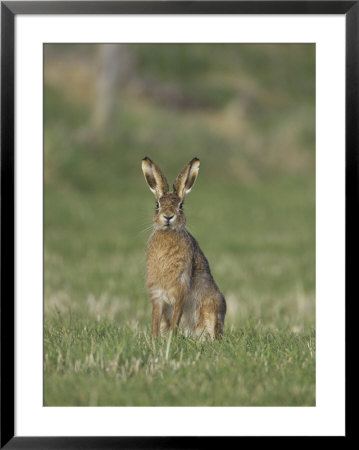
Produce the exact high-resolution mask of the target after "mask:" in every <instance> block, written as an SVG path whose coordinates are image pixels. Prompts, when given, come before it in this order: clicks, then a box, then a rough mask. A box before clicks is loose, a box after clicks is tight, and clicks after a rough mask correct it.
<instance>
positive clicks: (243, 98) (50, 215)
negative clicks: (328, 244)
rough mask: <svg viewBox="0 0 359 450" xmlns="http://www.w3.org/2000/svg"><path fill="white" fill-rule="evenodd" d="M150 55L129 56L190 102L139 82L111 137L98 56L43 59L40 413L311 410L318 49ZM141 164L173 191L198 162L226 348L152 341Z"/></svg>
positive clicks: (191, 221) (204, 236)
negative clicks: (101, 132)
mask: <svg viewBox="0 0 359 450" xmlns="http://www.w3.org/2000/svg"><path fill="white" fill-rule="evenodd" d="M50 47H51V46H50ZM52 47H54V46H52ZM167 47H170V46H167ZM150 50H151V52H152V53H151V54H152V55H153V58H149V57H148V55H149V54H150V53H149V49H148V48H147V49H146V50H145V49H144V47H143V46H136V47H133V51H134V54H135V56H136V60H137V69H136V70H137V72H138V74H140V75H141V76H142V77H143V78H144V79H151V80H152V81H151V83H153V82H154V81H153V80H155V81H156V82H157V84H158V85H159V86H161V85H162V84H166V83H168V82H171V83H172V84H173V85H175V86H176V89H178V90H180V91H181V93H182V94H183V95H184V96H189V97H191V98H193V96H197V97H196V102H194V103H193V104H191V106H190V107H187V106H185V107H184V106H183V105H182V106H179V107H178V108H169V107H168V105H167V104H161V102H159V101H158V99H154V98H153V96H151V95H143V94H141V95H138V93H136V92H137V91H136V89H134V88H133V86H132V87H131V84H129V85H128V86H126V89H123V90H122V91H121V93H120V94H119V98H120V100H121V101H120V102H119V104H120V107H119V108H118V111H117V113H116V114H117V116H116V123H117V124H118V126H117V127H116V129H115V130H113V131H112V132H111V133H110V134H108V135H107V136H104V137H102V139H101V140H97V139H95V138H94V137H93V136H92V134H91V111H92V108H93V103H92V98H93V96H92V93H93V89H94V87H93V86H94V82H95V81H94V77H93V72H95V71H94V69H93V67H92V66H91V64H90V62H89V61H92V59H91V58H92V57H93V55H94V52H95V49H94V48H93V47H91V46H77V47H76V46H68V47H66V46H62V47H61V48H60V51H58V49H56V51H55V50H54V48H49V49H48V52H47V53H46V57H45V159H44V177H45V180H44V183H45V184H44V186H45V195H44V234H45V242H44V243H45V251H44V277H45V282H44V291H45V296H44V309H45V314H44V403H45V405H48V406H54V405H67V406H77V405H78V406H80V405H81V406H107V405H117V406H125V405H126V406H127V405H133V406H160V405H166V406H185V405H186V406H211V405H216V406H221V405H233V406H234V405H236V406H269V405H272V406H304V405H305V406H310V405H315V178H314V158H315V153H314V139H315V137H314V111H315V110H314V86H315V80H314V69H315V66H314V50H313V47H312V46H308V45H306V46H300V45H299V46H291V45H290V46H286V45H282V46H259V45H258V46H252V47H251V46H248V45H247V46H243V47H242V48H241V51H240V52H239V54H240V57H236V55H237V53H238V48H237V47H236V46H228V47H225V51H224V49H223V46H222V47H221V48H215V49H209V48H207V46H202V47H201V46H175V47H172V48H171V50H169V49H168V48H166V46H161V48H159V47H158V46H157V47H156V46H153V47H152V48H151V49H150ZM178 61H181V65H180V66H176V64H178ZM60 63H61V64H62V65H61V67H62V69H61V70H62V71H61V77H59V76H58V74H57V68H58V67H60V66H59V64H60ZM218 67H219V68H220V69H218ZM258 67H260V68H261V70H260V71H258ZM278 67H279V68H278ZM138 74H137V75H138ZM194 104H195V105H196V106H195V107H194V106H193V105H194ZM198 105H199V106H198ZM243 105H244V106H243ZM144 156H149V157H151V158H152V159H153V160H154V161H156V162H157V163H158V164H159V165H160V167H161V168H163V170H164V172H165V174H166V175H168V178H169V182H172V181H173V180H174V178H175V176H176V175H177V173H178V171H179V170H180V169H181V168H182V166H183V165H184V163H185V162H187V161H188V160H189V159H191V158H192V157H193V156H197V157H199V158H200V159H201V169H200V174H199V177H198V180H197V182H196V185H195V187H194V189H193V191H192V192H191V194H190V195H189V196H188V198H187V199H186V203H185V208H184V209H185V212H186V215H187V222H188V229H189V231H190V232H191V233H192V234H193V235H194V236H195V237H196V238H197V240H198V241H199V243H200V245H201V248H202V249H203V251H204V253H205V254H206V256H207V257H208V260H209V262H210V265H211V269H212V273H213V275H214V277H215V279H216V281H217V283H218V285H219V287H220V288H221V290H222V292H223V294H224V295H225V297H226V300H227V307H228V312H227V317H226V322H225V332H224V337H223V339H221V340H219V341H215V342H211V341H200V340H198V339H195V338H193V337H190V336H186V335H185V334H183V333H180V334H179V335H178V336H171V337H170V338H162V339H160V340H158V341H152V339H151V337H150V321H151V306H150V304H149V301H148V299H147V295H146V290H145V284H144V275H145V248H146V241H147V239H148V237H149V234H150V226H151V217H152V212H153V209H154V203H155V199H154V197H153V195H152V193H151V192H150V191H149V190H148V187H147V185H146V183H145V181H144V178H143V175H142V172H141V164H140V162H141V159H142V158H143V157H144Z"/></svg>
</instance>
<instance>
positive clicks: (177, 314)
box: [142, 158, 226, 338]
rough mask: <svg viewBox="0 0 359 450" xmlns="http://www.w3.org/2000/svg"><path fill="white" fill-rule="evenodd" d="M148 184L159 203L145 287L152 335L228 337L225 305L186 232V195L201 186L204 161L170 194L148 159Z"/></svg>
mask: <svg viewBox="0 0 359 450" xmlns="http://www.w3.org/2000/svg"><path fill="white" fill-rule="evenodd" d="M142 169H143V172H144V175H145V178H146V181H147V183H148V185H149V187H150V189H151V190H152V192H154V194H155V196H156V198H157V208H156V211H155V214H154V217H153V223H154V230H153V232H152V234H151V236H150V238H149V241H148V246H147V263H146V286H147V290H148V293H149V296H150V299H151V301H152V334H153V336H158V334H159V332H162V333H163V332H166V331H167V330H169V329H177V327H178V326H179V325H180V324H181V325H183V326H184V327H186V328H187V329H189V330H190V331H191V332H193V333H195V334H197V335H200V334H208V335H209V336H211V337H213V338H216V337H219V336H220V335H221V334H222V333H223V324H224V317H225V313H226V302H225V299H224V297H223V295H222V293H221V292H220V290H219V289H218V287H217V285H216V283H215V281H214V279H213V277H212V275H211V271H210V268H209V264H208V261H207V259H206V257H205V256H204V254H203V252H202V251H201V249H200V247H199V245H198V243H197V241H196V240H195V238H194V237H193V236H192V235H191V234H190V233H188V231H187V230H186V229H185V224H186V219H185V215H184V212H183V209H182V203H183V199H184V197H185V195H186V194H187V193H188V192H190V190H191V189H192V186H193V184H194V182H195V180H196V177H197V174H198V169H199V160H198V159H197V158H194V159H193V160H191V161H190V162H189V163H188V164H186V166H185V167H184V169H183V170H182V172H181V173H180V174H179V175H178V177H177V179H176V181H175V183H174V192H171V193H170V192H168V183H167V180H166V179H165V177H164V175H163V174H162V172H161V171H160V169H159V168H158V167H157V166H156V165H155V163H153V162H152V161H151V160H150V159H149V158H144V159H143V160H142Z"/></svg>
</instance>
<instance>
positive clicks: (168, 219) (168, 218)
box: [163, 214, 173, 222]
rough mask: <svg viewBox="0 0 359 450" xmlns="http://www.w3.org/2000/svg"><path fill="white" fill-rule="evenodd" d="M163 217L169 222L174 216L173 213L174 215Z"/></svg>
mask: <svg viewBox="0 0 359 450" xmlns="http://www.w3.org/2000/svg"><path fill="white" fill-rule="evenodd" d="M163 218H164V219H166V220H167V222H169V221H170V220H171V219H172V218H173V214H172V216H166V215H163Z"/></svg>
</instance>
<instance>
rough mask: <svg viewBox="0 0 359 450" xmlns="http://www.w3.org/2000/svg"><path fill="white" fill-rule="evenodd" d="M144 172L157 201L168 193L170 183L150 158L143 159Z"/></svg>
mask: <svg viewBox="0 0 359 450" xmlns="http://www.w3.org/2000/svg"><path fill="white" fill-rule="evenodd" d="M142 172H143V175H144V176H145V179H146V181H147V184H148V186H149V187H150V189H151V191H152V192H153V193H154V194H155V196H156V198H157V199H160V198H161V197H162V196H163V195H165V194H167V193H168V190H169V188H168V183H167V180H166V177H165V176H164V175H163V173H162V172H161V170H160V168H159V167H158V166H157V165H156V164H155V163H154V162H153V161H151V160H150V158H147V156H146V158H143V160H142Z"/></svg>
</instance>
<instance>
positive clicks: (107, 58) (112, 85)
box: [92, 44, 134, 141]
mask: <svg viewBox="0 0 359 450" xmlns="http://www.w3.org/2000/svg"><path fill="white" fill-rule="evenodd" d="M133 68H134V59H133V56H132V52H131V50H130V48H129V46H128V45H126V44H100V45H99V47H98V76H97V81H96V94H95V104H94V109H93V120H92V123H93V127H94V130H93V131H94V132H95V135H96V137H97V139H99V140H100V141H101V140H102V139H103V138H104V137H105V136H106V134H108V133H110V132H111V131H112V130H114V129H115V127H117V126H118V124H117V122H116V118H117V112H118V110H119V108H120V103H121V89H122V88H123V87H124V85H125V84H126V83H127V82H128V80H129V78H130V76H131V74H132V72H133Z"/></svg>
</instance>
